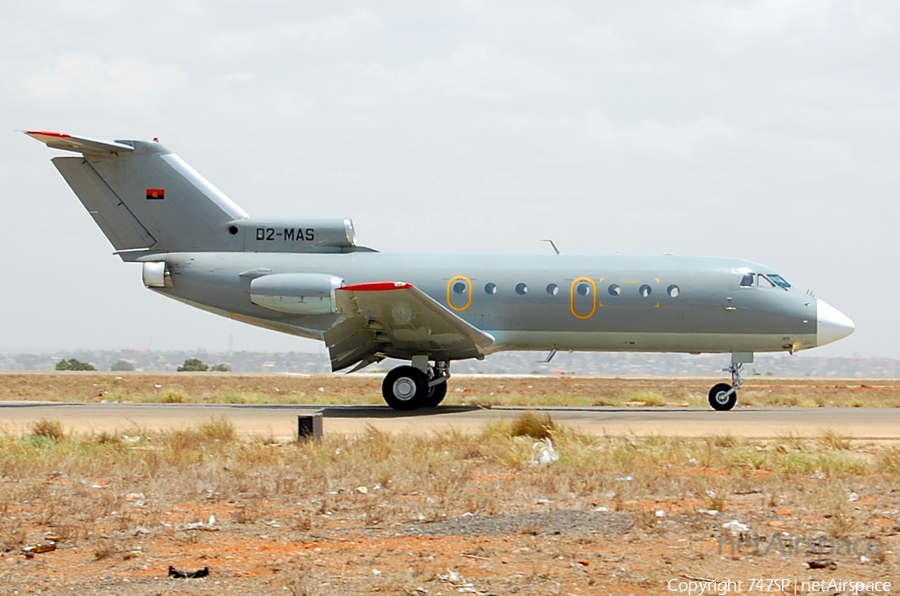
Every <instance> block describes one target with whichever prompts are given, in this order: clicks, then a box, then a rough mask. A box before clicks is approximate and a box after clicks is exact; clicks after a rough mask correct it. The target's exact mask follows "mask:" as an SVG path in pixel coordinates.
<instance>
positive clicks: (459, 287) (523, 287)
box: [453, 281, 681, 298]
mask: <svg viewBox="0 0 900 596" xmlns="http://www.w3.org/2000/svg"><path fill="white" fill-rule="evenodd" d="M468 288H469V284H467V283H465V282H462V281H458V282H456V283H455V284H453V293H454V294H459V295H463V294H465V293H466V291H467V290H468ZM545 289H546V291H547V294H549V295H550V296H556V295H557V294H559V286H558V285H556V284H548V285H547V287H546V288H545ZM593 289H594V288H593V285H591V284H586V283H580V284H578V285H577V286H575V293H576V294H578V295H579V296H590V295H591V291H593ZM497 290H498V288H497V284H495V283H493V282H491V283H487V284H485V286H484V293H485V294H489V295H493V294H496V293H497ZM607 292H609V295H610V296H621V295H622V286H620V285H619V284H610V286H609V287H608V288H607ZM527 293H528V285H527V284H525V283H519V284H516V294H518V295H520V296H524V295H525V294H527ZM652 293H653V288H651V287H650V286H649V285H647V284H643V285H641V286H640V287H639V288H638V294H640V295H641V296H643V297H644V298H646V297H648V296H650V294H652ZM666 293H667V294H668V295H669V296H670V297H672V298H677V297H678V294H680V293H681V290H680V289H679V287H678V286H676V285H675V284H672V285H670V286H669V287H668V288H666Z"/></svg>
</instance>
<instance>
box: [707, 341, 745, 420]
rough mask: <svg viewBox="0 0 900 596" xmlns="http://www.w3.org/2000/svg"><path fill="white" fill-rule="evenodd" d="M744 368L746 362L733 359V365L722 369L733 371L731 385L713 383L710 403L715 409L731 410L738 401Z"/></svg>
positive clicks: (710, 391)
mask: <svg viewBox="0 0 900 596" xmlns="http://www.w3.org/2000/svg"><path fill="white" fill-rule="evenodd" d="M752 361H753V356H752V354H751V356H750V362H752ZM743 368H744V362H740V361H736V359H733V360H732V362H731V366H729V367H728V368H723V369H722V370H723V371H725V372H730V373H731V385H729V384H728V383H718V384H716V385H713V388H712V389H710V390H709V405H711V406H712V407H713V409H714V410H719V411H725V410H730V409H731V408H733V407H734V404H736V403H737V390H738V389H740V388H741V385H742V384H743V382H744V380H743V379H742V378H741V369H743Z"/></svg>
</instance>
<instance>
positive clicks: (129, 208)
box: [25, 131, 365, 260]
mask: <svg viewBox="0 0 900 596" xmlns="http://www.w3.org/2000/svg"><path fill="white" fill-rule="evenodd" d="M25 134H27V135H28V136H30V137H32V138H34V139H37V140H38V141H41V142H43V143H45V144H46V145H47V146H48V147H51V148H53V149H62V150H65V151H74V152H77V153H81V157H55V158H53V160H52V161H53V165H55V166H56V169H57V170H59V173H60V174H62V176H63V178H65V180H66V182H67V183H68V184H69V186H70V187H71V188H72V190H73V191H74V192H75V194H76V195H77V196H78V198H79V199H80V200H81V202H82V204H84V206H85V208H86V209H87V210H88V213H90V214H91V217H93V218H94V221H95V222H96V223H97V225H98V226H99V227H100V229H101V230H102V231H103V233H104V234H105V235H106V237H107V238H108V239H109V241H110V243H111V244H112V245H113V247H114V248H115V249H116V253H117V254H119V255H120V256H121V257H122V259H124V260H138V259H139V258H140V257H141V256H143V255H147V254H153V253H164V252H348V251H352V250H365V249H361V248H360V247H357V246H356V235H355V233H354V231H353V224H352V222H351V221H350V220H349V219H328V220H322V219H283V218H279V219H270V220H261V219H252V218H250V217H249V215H247V212H245V211H244V210H243V209H241V208H240V207H239V206H238V205H237V204H236V203H235V202H234V201H232V200H231V199H229V198H228V197H227V196H226V195H225V194H224V193H222V192H221V191H220V190H219V189H218V188H216V187H215V186H213V185H212V184H211V183H210V182H209V181H208V180H206V178H204V177H203V176H201V175H200V174H199V173H197V172H196V171H195V170H194V169H193V168H192V167H191V166H189V165H188V164H187V163H185V162H184V160H182V159H181V158H180V157H178V156H177V155H175V154H174V153H172V152H171V151H169V150H168V149H166V148H165V147H164V146H163V145H162V144H160V143H159V142H157V141H152V142H148V141H100V140H97V139H89V138H85V137H75V136H71V135H67V134H62V133H57V132H45V131H26V133H25Z"/></svg>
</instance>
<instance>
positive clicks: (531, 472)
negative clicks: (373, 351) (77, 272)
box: [0, 412, 900, 594]
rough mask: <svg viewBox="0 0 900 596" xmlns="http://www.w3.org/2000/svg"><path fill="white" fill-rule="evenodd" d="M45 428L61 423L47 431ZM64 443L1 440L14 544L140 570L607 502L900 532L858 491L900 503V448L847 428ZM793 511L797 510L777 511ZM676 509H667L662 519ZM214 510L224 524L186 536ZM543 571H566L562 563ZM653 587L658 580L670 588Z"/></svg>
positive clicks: (311, 581) (650, 524)
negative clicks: (814, 434)
mask: <svg viewBox="0 0 900 596" xmlns="http://www.w3.org/2000/svg"><path fill="white" fill-rule="evenodd" d="M42 428H48V429H56V428H58V423H56V422H55V421H44V422H43V424H42ZM50 434H51V435H53V436H56V437H57V438H53V439H44V440H40V441H35V440H33V437H34V436H41V437H44V436H45V435H44V434H40V435H38V434H36V433H32V435H28V436H25V437H17V436H13V435H0V475H2V478H3V479H4V482H3V483H0V513H2V515H0V548H3V549H6V550H9V549H17V548H20V547H22V546H24V545H26V544H34V543H36V542H38V541H40V540H41V539H42V537H43V536H44V534H45V533H46V532H48V531H53V532H55V533H57V534H60V535H61V542H60V544H61V548H62V549H63V550H65V549H67V548H71V547H74V546H76V545H77V547H78V549H79V551H83V552H84V553H85V554H86V555H87V556H88V557H89V558H92V559H96V560H98V561H99V560H102V563H103V564H104V565H106V566H107V567H109V568H110V569H112V568H114V567H115V566H117V565H119V566H121V565H128V564H132V563H129V562H128V561H127V559H128V558H129V557H131V556H138V555H133V554H131V553H133V551H132V550H129V549H131V548H132V547H133V546H134V544H136V541H137V540H143V538H142V536H144V534H141V533H140V532H146V533H147V534H146V536H147V539H148V540H150V539H155V540H158V542H153V543H152V544H156V545H157V546H156V547H155V548H157V549H160V550H162V548H163V547H162V546H159V545H170V546H171V547H172V548H177V549H179V552H180V551H185V552H192V551H194V550H195V549H196V548H198V547H199V546H202V545H210V548H212V549H219V548H221V547H220V546H218V544H219V543H218V541H220V540H224V539H225V535H226V534H227V535H228V536H236V537H241V538H240V540H241V541H251V540H257V539H258V537H259V536H263V535H264V536H265V537H267V538H266V539H267V540H271V541H272V542H273V543H274V542H278V543H284V544H303V543H310V542H314V541H319V540H320V538H317V536H319V537H321V536H323V535H334V533H335V532H339V531H340V530H341V529H342V528H343V529H346V528H350V527H357V528H365V531H366V532H370V531H376V530H379V529H390V530H391V531H395V530H396V529H397V528H399V527H403V525H404V524H408V523H411V522H415V523H428V522H437V521H442V520H447V519H452V518H457V517H460V516H463V515H465V514H476V515H477V514H487V515H494V514H498V513H526V512H532V511H542V510H547V509H553V510H576V511H585V512H590V511H593V510H594V509H596V508H597V507H599V506H603V507H606V508H607V509H609V510H610V511H618V512H622V513H624V514H627V515H628V516H630V517H631V519H632V520H633V521H634V524H635V527H634V530H633V533H632V535H631V537H630V538H629V540H630V541H635V540H638V541H640V540H644V539H647V538H653V539H654V540H656V541H657V542H658V541H659V540H658V539H665V540H672V539H671V534H670V533H671V532H674V531H675V530H673V528H676V529H677V528H681V530H679V531H687V529H691V528H693V529H692V530H691V531H694V530H696V533H697V536H696V538H695V539H693V540H694V541H696V542H698V543H701V542H703V543H706V542H709V536H710V533H712V535H713V536H717V535H718V534H717V532H720V531H721V529H720V528H721V523H722V519H724V518H725V516H724V515H720V516H719V517H718V518H713V517H711V516H710V515H709V514H703V513H699V510H701V509H704V510H708V511H709V510H713V511H719V512H727V516H728V519H731V518H739V519H741V520H743V521H745V522H747V523H749V524H751V525H753V526H754V528H755V529H757V530H758V531H759V532H761V533H771V532H773V531H775V529H774V528H775V526H773V527H772V528H767V526H765V525H764V524H766V523H769V522H772V521H780V520H783V519H791V520H793V522H792V523H793V524H794V525H793V526H789V527H786V526H777V528H778V531H781V530H782V529H790V530H791V531H792V532H795V533H797V534H804V535H812V534H814V533H815V532H823V533H824V534H825V535H828V536H831V537H834V538H841V537H844V536H851V537H852V536H858V535H874V536H884V535H885V532H889V531H891V529H890V527H887V528H885V527H883V526H879V525H877V524H876V522H875V521H872V520H874V519H876V518H877V516H875V515H874V514H872V508H871V506H867V507H864V508H859V507H858V505H861V502H858V501H851V500H850V498H849V495H851V494H852V493H857V494H858V495H859V496H860V498H864V499H871V500H872V502H873V503H877V507H878V508H880V509H884V510H889V509H891V508H892V507H893V508H896V507H898V505H900V503H898V496H897V495H896V494H894V493H892V492H891V490H892V488H893V487H895V486H896V485H897V484H898V481H900V451H898V450H897V449H896V448H893V447H883V446H879V445H866V444H862V443H860V442H858V441H852V442H851V440H850V438H849V437H843V436H840V435H838V434H837V433H834V432H828V433H823V435H822V436H821V437H820V438H818V439H813V440H804V439H798V438H786V439H781V440H779V441H777V442H775V443H770V442H764V441H755V440H744V439H739V438H735V437H733V436H730V435H720V436H712V437H706V438H703V439H697V440H693V439H684V438H677V439H676V438H667V437H658V436H651V437H611V436H605V437H598V436H593V435H585V434H581V433H578V432H575V431H573V430H571V429H569V428H567V427H565V426H563V425H560V424H559V423H557V422H555V421H553V420H552V419H551V418H549V417H545V416H542V415H537V414H535V413H533V412H527V413H524V414H523V415H522V416H520V417H519V418H518V419H516V420H514V421H512V422H506V423H502V424H494V425H491V426H488V427H486V428H485V429H483V430H482V431H481V433H480V434H476V435H474V436H473V435H464V434H462V433H459V432H456V431H452V430H448V431H442V432H438V433H436V434H434V435H432V436H425V437H422V436H401V435H393V434H389V433H385V432H382V431H379V430H377V429H374V428H369V429H367V430H366V431H365V432H364V433H361V434H359V435H355V436H326V437H324V438H323V439H322V440H321V441H308V442H292V443H287V444H282V443H277V442H272V441H255V440H243V439H241V438H239V437H237V436H236V433H235V430H234V428H233V427H232V426H231V425H230V423H228V422H227V421H225V420H222V419H210V420H209V421H207V422H205V423H203V424H201V425H199V426H197V427H195V428H191V429H187V430H181V431H173V432H162V433H152V432H147V431H146V430H143V429H128V430H127V431H126V432H123V433H106V434H103V435H72V434H69V435H65V434H62V433H60V434H56V433H55V431H53V432H51V433H50ZM547 434H549V435H552V438H553V441H554V446H555V447H556V449H557V451H558V452H559V453H560V459H559V461H558V462H556V463H554V464H552V465H549V466H534V465H531V464H530V463H529V460H530V459H531V454H532V451H531V449H532V444H533V442H534V439H535V437H537V436H546V435H547ZM138 494H139V495H141V496H142V498H140V499H138V497H136V496H135V495H138ZM784 509H790V510H791V511H792V512H793V513H792V517H791V518H784V517H781V516H782V515H783V514H781V513H777V512H779V511H783V510H784ZM660 510H664V511H666V512H667V514H666V515H665V516H664V517H660V516H659V515H658V514H657V511H660ZM210 514H214V515H215V517H216V518H217V522H216V524H217V527H221V528H222V529H223V530H224V531H222V532H208V531H203V530H190V529H186V528H189V525H190V524H195V523H196V522H206V521H207V520H208V518H209V515H210ZM672 524H676V525H674V526H673V525H672ZM678 524H680V525H678ZM533 530H534V532H532V533H529V532H528V530H527V529H526V530H523V531H519V532H518V536H519V537H520V538H521V539H523V540H531V539H533V538H535V537H534V536H532V534H533V533H535V532H540V531H541V528H539V527H535V528H533ZM522 532H524V534H523V533H522ZM679 535H681V534H679ZM886 539H887V538H886ZM704 541H705V542H704ZM340 544H343V543H340ZM341 548H344V547H343V546H342V547H341ZM412 548H413V547H412V546H403V547H402V548H401V550H400V552H402V553H406V552H407V550H409V549H412ZM425 548H426V549H427V548H428V547H427V545H426V547H425ZM554 548H556V547H554ZM582 548H584V549H587V550H590V549H591V548H592V547H591V546H590V545H587V546H584V547H582ZM669 552H670V553H671V551H669ZM557 554H558V553H556V552H553V553H547V560H552V561H557V559H558V557H557ZM487 555H488V556H487V557H485V558H489V557H494V558H497V557H498V556H499V555H496V554H494V555H492V554H491V553H487ZM551 555H552V556H551ZM154 556H156V555H154ZM392 556H393V555H392ZM404 556H405V555H404ZM478 556H481V555H478ZM503 556H504V557H507V556H510V555H508V554H503ZM567 556H568V555H567ZM588 556H589V555H582V558H587V557H588ZM405 560H406V561H408V559H405ZM535 560H536V561H538V560H543V559H535ZM656 564H658V562H657V563H656ZM888 564H889V563H885V565H888ZM136 565H137V567H134V568H139V565H140V561H138V563H136ZM271 565H273V566H277V564H276V563H272V564H271ZM282 565H283V566H284V567H285V568H286V569H306V570H308V571H309V573H307V574H299V575H298V574H293V575H285V578H284V582H285V583H284V584H283V585H284V587H287V588H288V590H287V593H296V594H304V593H306V594H316V593H328V592H329V591H331V589H334V588H335V587H336V586H337V585H338V584H339V582H341V581H344V580H343V579H341V578H342V573H343V572H341V571H340V570H332V571H333V573H331V574H330V575H329V574H327V573H325V570H323V569H321V568H318V567H315V566H314V565H313V564H312V563H310V561H309V560H305V559H301V560H300V561H297V562H293V563H290V564H288V563H283V564H282ZM372 565H373V566H374V563H372ZM401 567H402V570H403V571H402V572H399V571H398V572H396V573H395V574H394V575H392V576H391V578H390V579H389V578H388V577H387V576H385V577H380V576H378V577H373V576H372V575H371V574H370V575H369V576H368V580H369V581H368V583H367V582H365V581H362V580H354V581H357V584H353V585H359V586H364V585H365V586H367V587H372V586H376V587H377V586H381V587H382V588H383V589H384V591H386V592H387V593H404V591H408V589H409V588H408V585H412V586H413V587H414V586H415V585H416V584H415V583H412V582H420V583H421V582H425V581H426V580H428V581H431V580H432V579H433V575H429V576H427V577H424V578H423V577H421V576H419V575H416V573H417V572H415V569H416V568H417V567H416V566H415V565H409V564H407V563H404V564H403V565H402V566H401ZM410 570H413V571H410ZM111 573H112V572H107V571H104V574H111ZM273 573H274V571H273ZM535 573H537V574H538V575H540V574H541V573H546V574H548V575H547V577H552V575H551V574H552V571H548V570H546V569H541V570H538V571H536V572H535ZM884 573H888V570H887V567H885V570H884ZM398 574H399V575H398ZM404 574H406V575H404ZM301 576H302V577H301ZM401 576H402V577H401ZM535 577H537V576H535ZM647 577H648V578H649V579H646V578H645V580H642V581H645V583H647V582H649V583H647V585H648V586H651V587H655V586H657V584H656V583H654V582H655V581H656V580H654V579H652V577H650V576H647ZM397 578H401V579H402V582H401V580H400V579H397ZM23 581H25V580H23ZM329 581H330V582H332V584H331V585H330V586H325V584H327V583H328V582H329ZM346 581H348V582H349V581H350V580H346ZM391 582H399V583H391ZM341 585H344V584H341ZM347 585H348V586H349V585H350V584H347ZM659 585H662V584H659ZM323 586H325V587H323ZM404 586H406V587H404ZM544 588H547V589H550V586H549V585H547V586H544ZM279 589H280V588H279ZM349 589H350V588H348V590H349ZM354 589H355V588H354ZM360 589H362V587H360ZM350 593H356V592H350Z"/></svg>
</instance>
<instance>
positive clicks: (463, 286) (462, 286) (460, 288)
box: [453, 281, 469, 294]
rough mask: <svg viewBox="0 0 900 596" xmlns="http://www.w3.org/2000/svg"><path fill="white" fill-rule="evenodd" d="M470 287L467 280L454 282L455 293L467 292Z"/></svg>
mask: <svg viewBox="0 0 900 596" xmlns="http://www.w3.org/2000/svg"><path fill="white" fill-rule="evenodd" d="M468 289H469V284H467V283H465V282H461V281H458V282H456V283H455V284H453V293H454V294H465V293H466V291H467V290H468Z"/></svg>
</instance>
